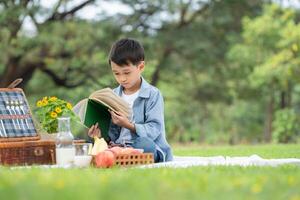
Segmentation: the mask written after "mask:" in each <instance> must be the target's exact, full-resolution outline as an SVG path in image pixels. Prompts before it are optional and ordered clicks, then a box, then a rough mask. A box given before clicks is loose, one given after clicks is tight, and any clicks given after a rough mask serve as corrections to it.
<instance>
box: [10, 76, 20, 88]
mask: <svg viewBox="0 0 300 200" xmlns="http://www.w3.org/2000/svg"><path fill="white" fill-rule="evenodd" d="M22 81H23V79H22V78H18V79H16V80H14V81H13V82H12V83H11V84H9V86H8V88H9V89H14V88H15V87H16V86H17V85H19V84H20V83H21V82H22Z"/></svg>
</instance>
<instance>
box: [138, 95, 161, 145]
mask: <svg viewBox="0 0 300 200" xmlns="http://www.w3.org/2000/svg"><path fill="white" fill-rule="evenodd" d="M163 129H164V101H163V97H162V95H161V93H160V92H159V91H157V92H156V93H155V94H154V95H153V97H152V98H149V101H148V102H147V105H146V109H145V123H143V124H142V123H136V124H135V130H136V134H137V135H139V136H140V137H148V138H150V139H152V140H153V141H154V140H155V139H156V138H157V137H158V136H159V135H161V134H162V132H163Z"/></svg>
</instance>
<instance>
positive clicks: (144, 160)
mask: <svg viewBox="0 0 300 200" xmlns="http://www.w3.org/2000/svg"><path fill="white" fill-rule="evenodd" d="M152 163H154V158H153V154H152V153H142V154H119V155H117V156H116V163H115V165H117V166H122V167H127V166H134V165H147V164H152Z"/></svg>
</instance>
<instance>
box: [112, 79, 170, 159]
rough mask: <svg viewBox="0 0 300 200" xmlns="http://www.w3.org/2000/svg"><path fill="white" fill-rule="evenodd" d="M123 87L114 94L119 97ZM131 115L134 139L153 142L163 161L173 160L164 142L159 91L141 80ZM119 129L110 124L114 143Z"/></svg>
mask: <svg viewBox="0 0 300 200" xmlns="http://www.w3.org/2000/svg"><path fill="white" fill-rule="evenodd" d="M122 90H123V87H122V86H119V87H117V88H115V89H114V92H115V93H116V94H118V95H119V96H121V94H122ZM133 115H134V121H135V129H136V134H135V133H134V134H133V136H134V137H138V136H139V137H147V138H149V139H151V140H152V141H154V143H155V144H156V148H157V150H158V151H160V152H161V153H162V155H163V161H171V160H173V155H172V151H171V148H170V145H169V144H168V142H167V140H166V134H165V123H164V100H163V96H162V94H161V93H160V91H159V90H158V89H157V88H156V87H154V86H152V85H150V84H149V83H147V81H146V80H145V79H144V78H142V84H141V88H140V91H139V95H138V97H137V98H136V100H135V101H134V103H133ZM120 131H121V127H120V126H117V125H115V124H113V123H110V128H109V133H108V135H109V137H110V139H111V140H112V141H116V140H117V139H118V137H119V135H120Z"/></svg>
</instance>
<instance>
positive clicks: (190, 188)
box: [0, 145, 300, 200]
mask: <svg viewBox="0 0 300 200" xmlns="http://www.w3.org/2000/svg"><path fill="white" fill-rule="evenodd" d="M299 151H300V146H297V145H264V146H237V147H202V146H196V145H190V146H178V145H175V150H174V152H175V154H176V155H199V156H214V155H228V156H237V155H251V154H258V155H261V156H263V157H268V158H279V157H298V158H299V157H300V155H299ZM299 188H300V167H299V166H281V167H222V166H214V167H213V166H210V167H192V168H186V169H170V168H160V169H118V168H114V169H106V170H104V169H93V168H90V169H69V170H65V169H40V168H33V169H10V168H5V167H2V168H0V199H1V200H2V199H3V200H4V199H22V200H23V199H24V200H26V199H28V200H29V199H30V200H31V199H40V200H48V199H49V200H50V199H53V200H54V199H72V200H75V199H97V200H101V199H103V200H109V199H122V200H123V199H128V200H129V199H130V200H135V199H142V200H144V199H162V200H163V199H188V200H190V199H230V200H231V199H290V200H296V199H300V189H299Z"/></svg>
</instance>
